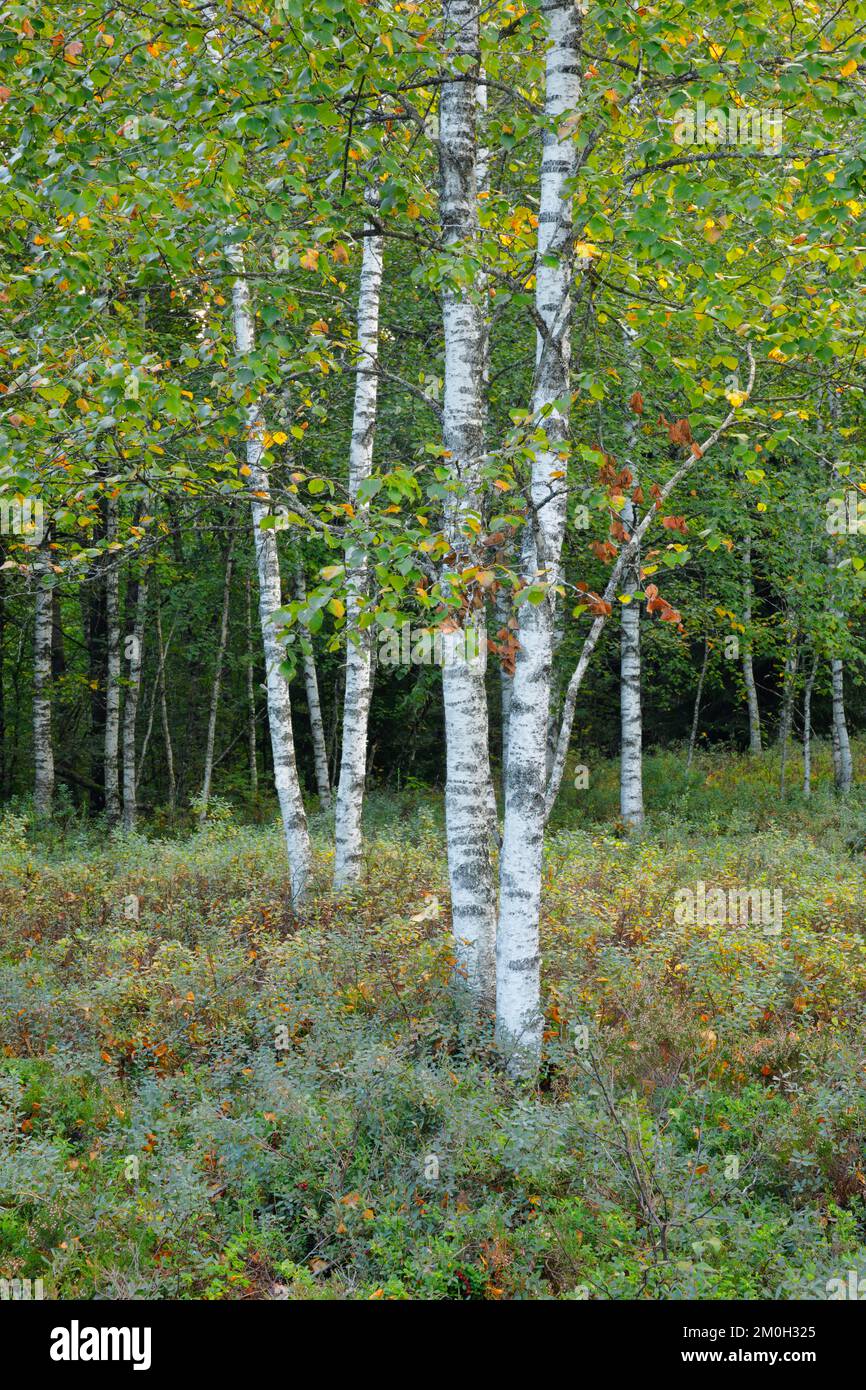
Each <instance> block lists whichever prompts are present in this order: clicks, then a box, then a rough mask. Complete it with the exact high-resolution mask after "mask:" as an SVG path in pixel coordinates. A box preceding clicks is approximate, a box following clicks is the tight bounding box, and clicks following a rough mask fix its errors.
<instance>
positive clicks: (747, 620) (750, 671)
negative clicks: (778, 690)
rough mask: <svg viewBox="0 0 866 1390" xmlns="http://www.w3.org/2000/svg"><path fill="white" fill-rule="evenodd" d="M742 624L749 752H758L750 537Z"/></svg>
mask: <svg viewBox="0 0 866 1390" xmlns="http://www.w3.org/2000/svg"><path fill="white" fill-rule="evenodd" d="M743 589H744V597H743V626H744V627H745V629H746V634H745V637H744V638H743V682H744V684H745V687H746V699H747V701H748V705H749V752H750V753H760V751H761V711H760V708H759V706H758V689H757V686H756V685H755V670H754V666H753V664H752V631H751V627H752V538H751V536H747V537H746V544H745V551H744V577H743Z"/></svg>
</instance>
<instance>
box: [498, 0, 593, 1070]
mask: <svg viewBox="0 0 866 1390" xmlns="http://www.w3.org/2000/svg"><path fill="white" fill-rule="evenodd" d="M543 11H544V14H545V16H546V19H547V25H548V36H549V46H548V50H547V55H546V60H545V62H546V82H545V113H546V115H547V117H548V118H549V120H550V128H549V129H547V130H546V131H545V134H544V145H543V151H542V161H541V196H540V209H539V226H538V255H537V261H536V291H535V305H536V309H537V311H538V314H539V315H540V317H541V319H542V320H543V322H544V324H545V328H546V331H545V333H543V334H542V333H540V332H539V334H538V336H537V344H536V370H535V389H534V392H533V399H532V409H533V414H534V415H535V416H536V417H539V416H540V412H541V411H542V410H543V409H545V408H546V409H548V411H549V413H547V414H546V415H545V416H544V419H543V423H544V429H545V431H546V434H547V440H548V445H549V447H548V448H547V449H539V450H538V451H537V452H536V454H535V457H534V459H533V465H532V501H533V504H534V508H535V509H536V510H535V514H534V519H533V522H532V524H531V525H527V527H526V530H525V536H524V549H523V556H522V568H523V574H524V578H525V579H526V580H527V582H533V581H536V582H537V581H539V580H541V581H543V582H544V583H546V584H547V585H548V586H550V587H549V588H548V591H547V595H546V597H545V599H544V600H543V602H541V603H539V604H532V603H523V604H521V606H520V609H519V627H518V640H519V651H518V655H517V663H516V668H515V674H514V686H513V692H512V696H511V717H510V719H509V730H508V766H507V768H506V776H505V827H504V835H503V845H502V854H501V858H500V916H499V932H498V939H497V949H496V965H497V969H496V1010H497V1016H496V1025H497V1037H498V1039H499V1041H500V1044H501V1045H502V1046H503V1047H504V1048H506V1049H507V1050H508V1051H509V1052H510V1054H511V1056H510V1066H511V1067H512V1069H514V1070H522V1069H524V1068H526V1069H528V1070H530V1071H531V1070H534V1069H535V1067H537V1065H538V1062H539V1060H540V1056H541V1041H542V1027H543V1020H542V1013H541V999H540V979H539V972H540V955H539V940H538V929H539V914H540V909H541V871H542V856H543V841H544V822H545V766H546V763H545V747H546V741H547V719H548V713H549V707H550V686H551V672H552V664H553V638H554V586H555V585H556V584H557V582H558V580H559V575H560V556H561V552H562V542H563V535H564V531H565V515H566V487H565V482H564V480H563V478H562V462H561V460H560V458H559V446H560V444H561V443H562V442H563V441H564V440H565V438H566V437H567V433H568V413H567V402H568V400H569V395H570V382H569V358H570V348H571V332H570V310H571V305H570V296H569V289H570V283H571V277H572V269H573V213H572V200H573V195H574V180H575V176H576V172H577V144H576V142H575V139H574V134H573V132H572V133H570V132H569V131H568V129H567V127H566V119H567V118H568V117H573V116H574V113H575V112H576V111H577V108H578V103H579V100H580V72H581V64H580V57H581V55H580V52H579V45H580V17H579V11H578V9H577V6H576V5H575V4H574V3H573V0H547V2H546V3H545V4H544V5H543Z"/></svg>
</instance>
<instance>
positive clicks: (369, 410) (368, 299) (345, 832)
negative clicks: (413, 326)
mask: <svg viewBox="0 0 866 1390" xmlns="http://www.w3.org/2000/svg"><path fill="white" fill-rule="evenodd" d="M368 202H370V203H371V204H372V205H375V199H374V197H373V195H371V196H370V197H369V198H368ZM364 231H365V235H364V248H363V252H362V259H361V276H360V280H359V282H358V317H357V335H358V368H357V376H356V378H355V400H354V405H353V410H352V438H351V442H350V445H349V500H350V502H351V504H352V506H353V507H354V508H355V513H356V515H357V516H358V517H359V518H360V519H363V517H364V516H365V515H366V513H367V510H368V508H367V504H366V503H365V501H364V500H363V497H362V496H361V495H360V489H361V486H362V484H363V483H364V481H365V480H366V479H367V478H369V477H370V475H371V473H372V471H373V443H374V436H375V431H376V401H377V392H378V386H379V376H378V366H379V299H380V295H381V289H382V256H383V248H384V243H383V238H382V237H381V236H379V235H377V234H376V233H375V231H374V228H373V226H372V225H371V224H370V223H369V222H368V223H367V225H366V227H365V229H364ZM368 570H369V564H368V559H367V555H366V552H365V550H364V548H363V547H361V546H358V545H353V544H351V543H350V546H349V549H348V553H347V556H346V582H347V595H346V615H347V617H346V681H345V694H344V696H343V737H342V744H341V750H340V776H339V782H338V785H337V801H336V812H335V815H334V887H335V888H345V887H347V886H349V885H350V884H353V883H357V882H358V880H359V878H360V876H361V843H362V842H361V814H362V811H363V805H364V784H365V780H366V770H367V727H368V724H369V719H370V702H371V700H372V696H373V664H372V655H373V654H372V637H371V628H369V627H362V626H361V623H360V621H359V619H360V617H361V614H362V612H363V603H364V596H365V591H366V588H367V583H368Z"/></svg>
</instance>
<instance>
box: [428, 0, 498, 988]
mask: <svg viewBox="0 0 866 1390" xmlns="http://www.w3.org/2000/svg"><path fill="white" fill-rule="evenodd" d="M443 27H444V32H445V37H446V42H447V44H448V45H449V56H450V55H453V60H454V63H455V67H457V66H458V64H459V68H460V72H461V74H462V75H461V77H460V78H459V80H456V81H446V82H444V83H443V85H442V89H441V95H440V104H439V175H440V177H439V215H440V220H441V223H442V234H443V241H444V243H445V245H446V247H449V248H452V249H453V250H454V252H455V267H456V265H458V264H459V257H460V252H461V251H462V250H464V249H465V250H467V251H468V250H471V249H473V248H474V244H475V243H476V242H477V240H478V232H479V227H478V184H477V177H478V174H477V142H476V123H477V115H478V107H477V76H478V66H477V64H478V54H479V29H478V10H477V8H476V6H475V5H474V4H473V3H472V0H445V3H444V5H443ZM467 60H468V66H466V63H467ZM479 297H480V296H479V294H478V287H477V286H472V285H455V284H454V283H453V282H452V281H450V280H448V281H446V284H445V286H444V289H443V327H444V334H445V389H444V398H443V431H442V442H443V445H444V447H445V449H446V450H447V451H448V454H447V457H448V466H449V469H450V470H451V472H452V476H453V479H454V481H455V484H456V488H455V492H454V494H453V496H452V497H451V499H449V504H448V507H447V514H446V531H447V535H448V539H449V542H450V544H451V547H452V550H453V552H454V555H455V556H456V557H457V558H456V561H455V562H454V564H453V569H454V570H460V569H463V568H465V567H466V566H467V565H468V564H469V563H470V561H471V552H472V542H471V541H470V539H469V536H468V534H467V522H468V521H469V519H470V518H475V517H477V516H479V515H480V510H481V476H480V475H481V467H482V458H483V449H484V379H483V378H484V361H485V358H486V352H485V337H486V335H485V327H484V313H483V310H482V307H481V305H480V303H479V302H478V301H479ZM446 585H447V581H446ZM482 614H483V610H482ZM447 627H448V628H449V629H450V630H443V643H442V648H443V662H444V665H443V672H442V689H443V701H444V711H445V747H446V782H445V820H446V834H447V840H448V873H449V879H450V885H451V925H452V931H453V933H454V941H455V954H456V957H457V969H458V972H459V973H460V974H461V975H462V976H463V977H464V978H465V980H466V982H467V984H468V987H469V989H470V991H471V993H472V994H473V995H474V996H475V997H476V998H477V999H478V1000H479V1001H480V1002H482V1003H483V1004H485V1005H490V1004H492V1001H493V995H494V989H495V940H496V885H495V879H494V874H493V862H492V857H491V844H490V803H491V794H492V788H491V782H490V748H489V742H488V714H487V690H486V685H485V678H484V672H485V665H486V655H487V645H486V640H485V638H486V633H485V632H484V630H483V626H482V621H480V620H479V616H478V611H477V610H472V611H471V612H470V613H468V614H467V615H466V616H465V617H463V618H462V619H456V618H455V619H452V621H451V622H450V623H449V624H448V625H447ZM494 804H495V803H494Z"/></svg>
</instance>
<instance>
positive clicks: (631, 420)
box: [619, 324, 644, 829]
mask: <svg viewBox="0 0 866 1390" xmlns="http://www.w3.org/2000/svg"><path fill="white" fill-rule="evenodd" d="M624 334H625V350H626V367H627V371H626V381H627V383H628V384H627V388H626V389H627V390H628V394H629V396H631V395H632V393H633V392H634V391H636V390H637V387H638V383H639V379H640V365H639V360H638V354H637V351H636V349H635V344H634V339H635V333H634V330H633V329H632V328H631V327H630V326H629V325H628V324H626V325H625V329H624ZM626 422H627V423H626V457H625V465H626V467H627V468H628V469H629V471H630V472H631V475H632V485H633V487H636V486H637V484H638V471H637V463H636V457H635V456H636V445H637V416H636V415H635V414H634V413H633V412H632V410H631V408H630V407H629V413H628V415H627V416H626ZM620 521H621V522H622V525H623V528H624V529H625V531H626V532H627V533H628V535H629V536H631V533H632V531H633V530H634V527H635V521H636V509H635V504H634V501H633V500H632V497H631V492H630V491H629V490H628V489H626V493H625V506H624V507H623V509H622V511H621V512H620ZM639 589H640V548H639V547H638V548H637V549H636V550H635V552H634V554H633V556H632V558H631V559H630V560H629V562H628V564H627V565H626V566H625V569H624V572H623V594H624V595H625V596H627V597H628V599H629V602H628V603H625V604H623V606H622V612H621V614H620V660H619V695H620V700H619V708H620V773H619V809H620V815H621V817H622V819H623V821H624V822H625V824H626V825H627V826H630V827H631V828H632V829H637V828H639V827H640V826H641V825H643V818H644V810H643V714H642V710H641V656H640V615H641V607H640V602H639V600H637V599H636V598H635V594H636V593H637V592H638V590H639Z"/></svg>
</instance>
